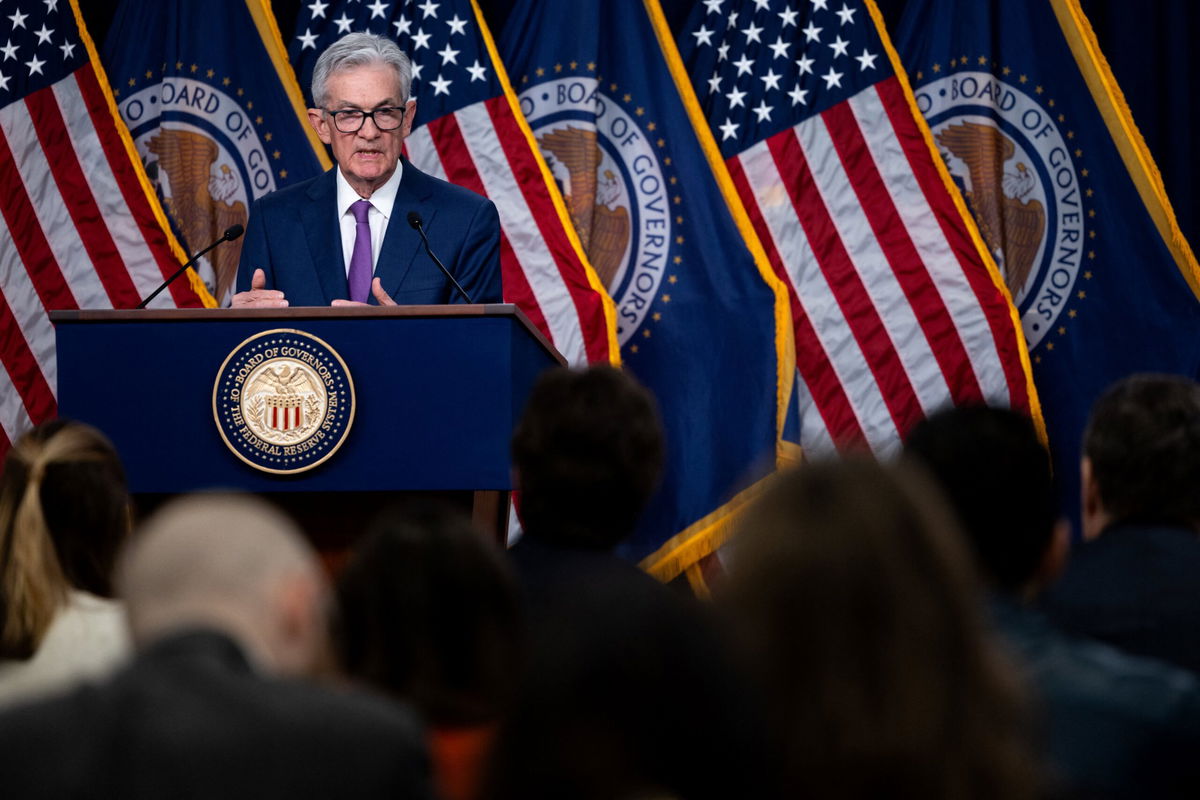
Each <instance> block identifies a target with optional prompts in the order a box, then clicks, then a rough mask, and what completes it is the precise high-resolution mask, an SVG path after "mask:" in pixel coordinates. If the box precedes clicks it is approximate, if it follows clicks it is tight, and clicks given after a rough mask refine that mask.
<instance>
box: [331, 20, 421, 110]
mask: <svg viewBox="0 0 1200 800" xmlns="http://www.w3.org/2000/svg"><path fill="white" fill-rule="evenodd" d="M367 64H385V65H387V66H389V67H391V68H392V69H394V70H396V79H397V80H398V81H399V82H400V102H401V104H403V103H406V102H408V90H409V89H410V88H411V87H412V62H411V61H410V60H409V58H408V56H406V55H405V54H404V51H403V50H401V49H400V47H399V46H398V45H397V44H396V43H395V42H393V41H392V40H391V39H388V38H385V37H383V36H377V35H375V34H373V33H348V34H346V35H345V36H343V37H342V38H340V39H338V40H337V41H336V42H334V43H333V44H331V45H329V47H327V48H326V49H325V52H324V53H321V57H320V58H318V59H317V65H316V66H315V67H313V75H312V96H313V104H314V106H315V107H317V108H324V107H325V103H327V102H328V101H329V93H328V91H327V90H326V84H327V83H328V82H329V77H330V76H331V75H333V74H334V73H335V72H340V71H341V70H344V69H352V68H354V67H362V66H366V65H367Z"/></svg>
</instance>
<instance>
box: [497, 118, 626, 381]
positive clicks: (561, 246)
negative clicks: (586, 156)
mask: <svg viewBox="0 0 1200 800" xmlns="http://www.w3.org/2000/svg"><path fill="white" fill-rule="evenodd" d="M484 105H485V107H486V108H487V111H488V115H489V116H490V117H491V118H492V123H493V129H494V131H495V134H496V138H497V139H498V140H499V141H500V147H501V148H503V150H504V155H505V157H506V158H507V159H508V164H509V168H510V169H511V170H512V172H513V176H514V177H515V178H516V181H517V186H518V187H519V188H520V190H521V194H522V195H523V196H524V198H525V203H526V205H528V206H529V210H530V212H531V213H532V214H533V219H534V221H535V222H536V223H537V226H538V230H540V231H541V233H542V238H543V240H545V242H546V247H547V248H548V249H549V250H550V253H551V255H553V256H554V264H555V266H556V267H558V272H559V275H560V276H561V278H562V281H563V284H564V285H565V286H566V287H567V291H568V292H569V293H570V295H571V302H572V303H573V304H574V306H575V313H576V315H577V316H578V317H579V325H580V327H581V328H582V332H583V341H584V347H585V349H586V350H587V357H588V361H589V362H590V363H606V362H608V360H609V351H608V328H607V323H606V322H605V320H604V301H603V299H602V297H601V296H600V294H599V293H598V292H596V291H595V290H594V289H593V288H592V286H591V284H589V283H588V280H587V276H586V275H585V274H584V267H583V264H582V263H581V262H580V260H579V257H578V255H577V254H576V252H575V248H574V247H573V246H572V245H571V240H570V238H569V237H568V235H567V232H566V231H565V230H564V229H563V225H562V223H561V221H560V218H559V216H558V210H557V209H556V208H555V207H554V201H553V200H551V199H550V195H549V193H548V192H547V191H546V188H545V179H544V178H543V176H542V171H541V167H540V166H539V165H538V163H537V158H536V157H535V156H534V154H533V153H532V152H531V151H530V149H529V142H528V140H527V139H526V138H525V134H524V133H523V132H522V131H521V128H520V126H519V124H518V123H517V121H516V119H514V118H513V114H512V107H511V106H510V105H509V104H508V101H507V100H506V99H505V98H504V97H494V98H492V99H490V100H488V101H486V102H485V103H484Z"/></svg>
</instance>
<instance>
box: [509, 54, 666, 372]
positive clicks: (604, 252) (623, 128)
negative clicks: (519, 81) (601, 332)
mask: <svg viewBox="0 0 1200 800" xmlns="http://www.w3.org/2000/svg"><path fill="white" fill-rule="evenodd" d="M594 69H595V65H594V64H589V65H587V66H586V67H585V66H584V65H582V64H579V63H577V62H572V63H571V64H570V65H569V68H568V65H563V64H558V65H555V66H554V69H553V72H554V74H555V75H561V74H563V73H564V72H565V73H570V72H581V71H584V70H588V71H592V70H594ZM544 72H546V70H541V69H539V70H538V71H537V76H539V77H540V76H541V75H542V74H543V73H544ZM525 80H526V81H527V80H528V77H526V79H525ZM519 99H520V102H521V111H522V113H523V114H524V115H525V118H526V119H527V120H528V121H529V125H530V127H531V128H532V129H533V133H534V136H535V137H536V138H537V142H538V145H539V146H540V148H541V151H542V155H543V156H544V157H545V158H546V162H547V165H548V166H549V167H550V171H551V172H552V173H553V175H554V179H555V181H556V182H557V183H558V185H559V188H560V189H561V190H562V193H563V199H564V200H565V201H566V204H567V209H568V211H569V212H570V215H571V221H572V222H573V223H574V225H575V230H576V232H577V233H578V234H579V239H580V241H581V243H582V244H583V247H584V250H585V251H586V252H587V255H588V259H589V260H590V261H591V263H592V266H593V267H595V269H596V274H597V276H598V277H599V278H600V281H601V282H602V283H603V284H604V286H605V288H606V289H608V291H609V293H610V294H611V295H612V298H613V302H614V303H615V304H616V307H617V339H618V341H619V342H620V343H621V344H622V345H625V344H627V343H629V342H630V340H631V338H632V337H633V335H634V334H635V333H637V332H638V331H639V330H641V332H642V335H643V336H644V337H645V338H649V336H650V332H649V328H647V327H646V322H647V320H648V318H649V320H652V321H657V320H658V319H660V318H661V310H660V311H659V312H655V313H654V314H651V306H652V305H654V304H655V301H656V299H657V298H658V297H659V289H660V288H661V285H662V281H663V277H664V274H665V273H667V272H669V271H671V270H672V268H673V267H674V265H678V264H679V263H680V261H681V258H680V257H679V256H678V255H677V254H674V253H673V252H672V246H673V244H674V243H676V240H677V239H679V235H680V234H679V231H678V230H677V228H678V227H679V226H680V224H681V223H682V222H683V218H682V216H680V214H681V210H680V209H679V208H678V205H679V204H680V203H681V202H682V198H681V197H680V196H679V195H678V194H675V195H674V196H672V189H671V187H672V186H673V185H674V184H675V183H676V178H675V176H674V175H672V174H670V173H671V170H670V169H669V167H670V163H671V159H670V158H663V157H662V156H661V155H660V153H659V150H660V149H661V148H662V147H663V146H664V145H665V140H664V139H663V138H662V133H661V132H656V128H657V126H656V125H655V124H654V122H653V121H648V120H646V119H644V117H645V114H646V111H645V109H644V108H643V107H641V106H639V105H638V103H637V100H636V98H635V97H633V96H632V95H630V94H628V93H621V92H620V91H618V88H617V84H615V83H611V82H609V83H605V82H604V81H602V80H600V79H599V78H598V77H597V76H596V75H594V74H576V75H571V76H570V77H552V78H547V79H545V80H535V81H534V82H533V84H532V85H530V86H529V88H527V89H525V90H524V91H522V92H521V94H520V96H519ZM679 241H682V240H681V239H679ZM668 280H669V282H670V283H674V282H675V281H676V280H677V276H674V275H672V276H670V277H669V278H668ZM667 298H668V300H669V295H667ZM631 350H632V352H635V353H636V352H637V345H636V344H635V345H632V347H631Z"/></svg>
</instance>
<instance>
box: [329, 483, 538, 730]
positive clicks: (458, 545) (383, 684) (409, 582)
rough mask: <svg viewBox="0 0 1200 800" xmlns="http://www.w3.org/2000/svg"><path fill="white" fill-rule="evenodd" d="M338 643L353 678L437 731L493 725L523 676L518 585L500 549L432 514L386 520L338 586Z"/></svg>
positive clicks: (454, 519)
mask: <svg viewBox="0 0 1200 800" xmlns="http://www.w3.org/2000/svg"><path fill="white" fill-rule="evenodd" d="M337 597H338V601H339V606H340V614H339V616H338V618H337V623H336V625H335V635H334V640H335V642H336V643H337V645H338V647H339V650H340V658H341V662H342V665H343V667H344V669H345V670H346V672H347V673H349V674H350V675H351V676H354V677H356V678H360V679H362V680H364V681H366V682H367V683H370V684H372V685H374V686H375V687H377V688H379V689H382V690H384V691H386V692H388V693H390V694H392V695H394V696H397V697H400V698H403V699H405V700H407V701H409V702H411V703H412V704H413V705H414V706H416V707H417V708H418V709H419V710H420V711H421V712H422V713H423V714H424V715H425V717H426V719H428V720H429V721H430V722H432V723H433V724H438V725H441V724H446V725H459V724H475V723H478V722H483V721H488V720H492V719H494V718H495V717H496V716H497V715H498V714H499V712H500V710H501V709H502V708H503V706H504V705H505V704H506V703H507V701H508V698H509V695H510V693H511V690H512V684H513V682H514V681H515V675H516V673H517V671H518V669H519V660H520V654H521V643H522V623H521V615H520V610H519V599H518V594H517V589H516V584H515V581H514V579H513V578H512V576H511V575H510V573H509V569H508V565H507V564H506V563H505V561H504V560H503V558H502V556H501V554H500V552H499V550H498V548H497V546H496V545H493V544H492V543H490V542H489V541H487V540H486V539H485V538H484V536H483V534H481V533H479V532H478V531H476V530H475V529H474V528H472V527H471V525H470V523H469V522H467V520H466V519H465V518H463V517H461V516H460V515H459V514H457V513H456V512H452V511H450V510H448V509H445V508H443V507H441V506H436V505H430V506H425V507H421V508H417V509H413V510H410V511H409V512H407V513H404V514H402V515H401V514H389V515H385V516H383V517H381V518H380V519H379V520H378V521H376V523H375V524H374V525H373V526H372V528H371V530H370V532H369V533H368V535H367V538H366V539H365V540H364V541H363V543H362V545H361V546H360V547H359V548H358V550H357V552H356V553H355V555H354V556H353V558H352V559H351V561H350V563H349V564H348V565H347V567H346V569H345V570H344V571H343V572H342V574H341V576H340V577H339V579H338V583H337Z"/></svg>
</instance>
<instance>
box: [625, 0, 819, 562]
mask: <svg viewBox="0 0 1200 800" xmlns="http://www.w3.org/2000/svg"><path fill="white" fill-rule="evenodd" d="M642 4H643V7H644V8H645V10H646V15H647V17H649V19H650V25H651V27H652V28H653V29H654V35H655V37H656V38H657V39H658V48H659V51H660V53H661V54H662V58H663V61H664V62H666V65H667V71H668V72H669V73H670V75H671V80H672V81H673V82H674V84H675V90H676V91H677V92H678V93H679V99H680V101H681V102H682V103H683V107H684V110H685V112H686V113H687V115H688V120H689V121H690V122H691V125H692V131H693V133H694V135H695V136H696V140H697V143H698V144H699V145H700V149H701V150H702V151H703V152H704V156H705V158H706V160H707V161H708V164H709V168H710V170H711V171H712V175H713V179H714V180H715V181H716V183H717V186H718V187H719V188H720V190H721V196H722V198H723V199H724V201H725V205H726V207H727V208H728V209H729V214H730V216H731V217H732V218H733V221H734V224H735V225H736V226H737V228H738V231H739V232H740V233H741V235H742V241H743V242H744V243H745V245H746V248H747V249H748V250H749V251H750V255H751V256H752V257H753V259H754V266H755V267H756V268H757V269H758V274H759V276H760V277H761V278H762V280H763V283H765V284H766V285H767V288H769V289H770V290H771V292H772V293H773V294H774V295H775V309H774V311H775V360H776V369H775V372H776V374H775V394H776V397H775V403H776V406H775V407H776V412H775V465H776V466H777V467H778V466H780V465H781V464H782V463H783V462H784V461H785V459H786V458H787V456H786V454H785V448H784V447H783V443H784V438H783V431H784V425H785V422H786V417H787V411H788V403H789V401H790V398H791V395H792V381H794V380H795V379H796V352H795V340H794V339H793V331H792V310H791V305H790V300H789V298H788V294H787V288H786V287H785V286H784V285H783V281H781V280H780V279H779V277H778V276H777V275H776V274H775V272H774V270H772V269H771V266H770V263H769V261H768V259H767V252H766V250H765V249H764V248H763V246H762V243H761V242H760V241H759V240H758V234H757V233H755V231H754V227H753V225H752V224H751V222H750V218H749V215H747V214H746V210H745V209H744V208H743V207H742V201H741V198H739V197H738V194H737V190H736V189H735V188H734V186H733V180H732V178H730V176H729V172H728V169H727V168H726V166H725V162H724V160H723V159H722V158H721V153H720V151H719V150H718V149H717V144H716V141H715V140H714V139H713V136H712V130H711V129H710V128H709V126H708V120H707V119H705V117H704V112H703V110H701V108H700V103H699V101H697V99H696V94H695V91H694V90H693V88H692V82H691V79H690V78H688V75H687V71H686V70H685V69H684V66H683V61H682V59H680V57H679V50H678V48H677V47H676V46H675V40H674V39H672V38H671V32H670V27H669V26H668V25H667V20H666V17H665V16H664V15H663V12H662V7H661V6H660V5H659V2H658V0H643V3H642ZM792 447H795V445H792ZM765 480H766V479H763V480H760V481H758V482H757V483H755V484H752V485H751V486H750V487H749V488H748V489H743V490H742V491H741V492H739V493H738V494H737V495H736V496H734V498H733V499H732V500H730V501H729V502H727V503H724V504H723V505H721V506H719V507H718V508H716V509H715V510H713V511H711V512H710V513H708V514H707V515H705V516H704V517H702V518H701V519H699V520H697V521H696V522H693V523H692V524H691V525H689V526H688V527H686V528H684V529H683V530H682V531H680V532H679V533H677V534H675V535H674V536H672V537H671V538H670V539H668V540H667V542H666V543H665V544H663V545H662V546H661V547H659V548H658V550H656V551H655V552H654V553H651V554H650V555H649V556H646V557H645V558H644V559H642V562H641V566H642V569H644V570H646V571H647V572H649V573H650V574H651V575H653V576H654V577H656V578H658V579H659V580H661V581H669V580H671V579H672V578H675V577H677V576H678V575H679V574H680V572H682V571H683V570H684V569H685V568H686V567H688V566H691V565H692V564H694V563H695V562H696V561H699V560H700V559H701V558H703V557H704V556H706V555H708V554H710V553H712V552H714V551H715V550H716V549H717V548H718V547H720V546H721V545H722V544H723V543H724V542H725V541H726V540H727V539H728V538H729V534H730V532H731V530H732V528H733V523H734V522H735V520H736V518H737V516H738V514H739V513H740V512H741V510H742V508H743V507H744V506H745V504H746V503H747V502H748V498H749V497H750V496H752V495H751V490H754V489H756V487H760V486H761V485H762V483H763V482H764V481H765ZM756 493H757V491H755V492H754V494H756Z"/></svg>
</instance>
